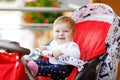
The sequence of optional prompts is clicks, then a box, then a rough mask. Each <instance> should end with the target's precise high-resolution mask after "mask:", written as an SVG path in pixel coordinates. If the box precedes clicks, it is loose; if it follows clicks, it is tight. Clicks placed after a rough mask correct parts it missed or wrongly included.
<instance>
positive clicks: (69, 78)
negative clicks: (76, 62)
mask: <svg viewBox="0 0 120 80" xmlns="http://www.w3.org/2000/svg"><path fill="white" fill-rule="evenodd" d="M77 72H78V69H77V68H76V67H75V68H74V69H73V71H72V73H71V74H70V75H69V76H68V77H67V78H66V79H65V80H75V77H76V75H77Z"/></svg>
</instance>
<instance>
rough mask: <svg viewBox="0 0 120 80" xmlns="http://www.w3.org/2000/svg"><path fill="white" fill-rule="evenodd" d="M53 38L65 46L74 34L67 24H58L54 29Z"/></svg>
mask: <svg viewBox="0 0 120 80" xmlns="http://www.w3.org/2000/svg"><path fill="white" fill-rule="evenodd" d="M53 36H54V40H56V41H57V43H58V44H64V43H66V42H69V41H71V40H72V37H73V32H72V29H70V27H69V26H68V25H67V24H56V25H55V26H54V28H53Z"/></svg>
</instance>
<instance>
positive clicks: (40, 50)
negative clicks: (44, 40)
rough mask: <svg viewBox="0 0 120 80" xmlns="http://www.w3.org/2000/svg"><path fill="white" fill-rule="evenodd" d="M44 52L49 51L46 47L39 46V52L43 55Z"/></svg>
mask: <svg viewBox="0 0 120 80" xmlns="http://www.w3.org/2000/svg"><path fill="white" fill-rule="evenodd" d="M43 50H47V47H46V46H39V48H38V51H39V52H40V53H42V51H43Z"/></svg>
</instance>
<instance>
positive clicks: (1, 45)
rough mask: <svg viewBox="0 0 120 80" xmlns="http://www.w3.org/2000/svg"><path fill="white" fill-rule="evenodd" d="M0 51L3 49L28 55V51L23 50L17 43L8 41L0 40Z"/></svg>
mask: <svg viewBox="0 0 120 80" xmlns="http://www.w3.org/2000/svg"><path fill="white" fill-rule="evenodd" d="M0 49H5V50H7V51H9V52H15V51H16V52H19V53H20V54H22V55H24V54H29V53H30V50H29V49H27V48H23V47H21V46H20V45H19V43H18V42H15V41H10V40H0Z"/></svg>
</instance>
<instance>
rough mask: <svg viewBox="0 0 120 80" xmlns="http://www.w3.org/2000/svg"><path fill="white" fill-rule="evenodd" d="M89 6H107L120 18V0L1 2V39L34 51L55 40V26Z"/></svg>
mask: <svg viewBox="0 0 120 80" xmlns="http://www.w3.org/2000/svg"><path fill="white" fill-rule="evenodd" d="M88 3H106V4H108V5H110V6H111V7H112V8H113V9H114V11H115V12H116V13H117V14H118V15H120V10H119V7H118V5H119V3H120V1H118V0H114V1H112V0H110V1H108V0H0V38H1V39H8V40H13V41H17V42H19V43H20V45H21V46H23V47H26V48H29V49H30V50H33V49H34V48H36V47H38V46H39V45H45V44H46V43H47V42H48V41H50V40H51V39H52V32H51V29H52V24H53V22H54V20H55V19H56V18H57V17H59V16H61V15H66V16H70V14H71V13H72V12H73V11H74V10H75V9H77V8H79V7H80V6H83V5H85V4H88Z"/></svg>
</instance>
